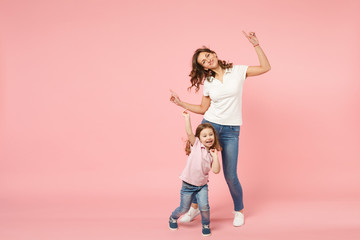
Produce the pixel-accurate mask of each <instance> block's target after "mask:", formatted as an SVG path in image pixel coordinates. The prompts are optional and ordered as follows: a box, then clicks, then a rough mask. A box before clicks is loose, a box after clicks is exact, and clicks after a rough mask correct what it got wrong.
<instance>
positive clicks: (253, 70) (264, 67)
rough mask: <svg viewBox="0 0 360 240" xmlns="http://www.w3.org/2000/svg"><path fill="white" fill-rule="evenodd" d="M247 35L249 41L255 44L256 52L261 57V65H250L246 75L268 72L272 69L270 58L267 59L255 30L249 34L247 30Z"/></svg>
mask: <svg viewBox="0 0 360 240" xmlns="http://www.w3.org/2000/svg"><path fill="white" fill-rule="evenodd" d="M243 33H244V35H245V37H246V38H247V39H248V40H249V42H250V43H251V44H252V45H253V46H254V48H255V51H256V54H257V55H258V59H259V63H260V65H259V66H249V67H248V69H247V71H246V76H247V77H251V76H257V75H260V74H263V73H266V72H268V71H269V70H270V69H271V66H270V63H269V60H268V59H267V57H266V55H265V53H264V51H263V50H262V48H261V47H260V45H259V40H258V39H257V37H256V36H255V33H254V32H250V33H249V34H247V33H246V32H244V31H243Z"/></svg>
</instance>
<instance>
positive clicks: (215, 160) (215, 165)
mask: <svg viewBox="0 0 360 240" xmlns="http://www.w3.org/2000/svg"><path fill="white" fill-rule="evenodd" d="M210 154H211V156H212V157H213V162H212V165H211V170H212V171H213V173H215V174H218V173H219V172H220V169H221V167H220V162H219V159H218V155H217V150H216V149H214V148H213V149H211V150H210Z"/></svg>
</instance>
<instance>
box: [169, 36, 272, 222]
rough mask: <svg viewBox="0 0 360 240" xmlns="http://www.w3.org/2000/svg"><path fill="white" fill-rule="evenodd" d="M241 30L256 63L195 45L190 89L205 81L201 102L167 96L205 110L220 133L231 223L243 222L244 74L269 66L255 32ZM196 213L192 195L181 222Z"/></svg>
mask: <svg viewBox="0 0 360 240" xmlns="http://www.w3.org/2000/svg"><path fill="white" fill-rule="evenodd" d="M243 33H244V35H245V37H246V38H247V39H248V40H249V42H250V43H251V44H252V45H253V46H254V48H255V51H256V54H257V56H258V59H259V65H258V66H244V65H237V66H233V65H232V63H227V62H225V61H222V60H219V59H218V57H217V55H216V53H215V52H214V51H212V50H210V49H208V48H200V49H197V50H196V51H195V53H194V55H193V58H192V70H191V73H190V77H191V80H190V81H191V86H190V87H189V89H191V88H192V87H195V90H196V91H198V90H199V88H200V85H201V84H203V85H204V87H203V88H204V89H203V97H202V101H201V103H200V105H196V104H190V103H186V102H183V101H181V100H180V98H179V96H178V95H177V94H176V93H175V92H173V91H171V97H170V101H172V102H173V103H175V104H176V105H178V106H181V107H183V108H185V109H187V110H189V111H191V112H194V113H198V114H204V119H203V121H202V123H211V124H212V125H213V126H214V128H215V129H216V131H217V133H218V135H219V140H220V145H221V147H222V149H223V150H222V151H221V156H222V161H223V171H224V176H225V180H226V183H227V184H228V187H229V190H230V193H231V197H232V199H233V202H234V213H235V217H234V221H233V225H234V226H241V225H243V224H244V214H243V209H244V204H243V192H242V188H241V185H240V182H239V179H238V177H237V160H238V150H239V132H240V126H241V125H242V113H241V106H242V89H243V83H244V80H245V78H246V77H252V76H257V75H260V74H263V73H266V72H267V71H269V70H270V69H271V66H270V63H269V61H268V59H267V57H266V56H265V53H264V51H263V50H262V48H261V47H260V45H259V41H258V39H257V37H256V35H255V33H254V32H250V33H249V34H247V33H245V32H244V31H243ZM199 213H200V211H199V210H198V206H197V202H196V199H194V202H193V203H192V207H191V208H190V210H189V211H188V213H187V214H186V215H185V216H183V218H182V219H181V220H180V222H190V221H191V220H192V219H193V218H194V217H196V216H197V215H199Z"/></svg>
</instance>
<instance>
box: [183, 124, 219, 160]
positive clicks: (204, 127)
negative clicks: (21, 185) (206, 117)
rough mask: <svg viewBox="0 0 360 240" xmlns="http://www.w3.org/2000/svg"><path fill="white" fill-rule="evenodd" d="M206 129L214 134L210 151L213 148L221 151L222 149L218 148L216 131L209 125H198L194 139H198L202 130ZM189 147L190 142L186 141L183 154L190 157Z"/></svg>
mask: <svg viewBox="0 0 360 240" xmlns="http://www.w3.org/2000/svg"><path fill="white" fill-rule="evenodd" d="M206 128H210V129H211V130H213V132H214V144H213V145H212V146H211V147H210V149H213V148H215V149H216V150H218V151H221V150H222V148H221V146H220V142H219V139H218V136H217V133H216V130H215V128H214V127H213V126H212V125H211V124H210V123H202V124H200V125H199V126H198V127H197V128H196V131H195V137H197V138H199V139H200V133H201V131H202V130H204V129H206ZM190 145H191V143H190V141H189V140H187V141H186V147H185V153H186V155H190V153H191V148H190Z"/></svg>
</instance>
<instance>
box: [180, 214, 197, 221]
mask: <svg viewBox="0 0 360 240" xmlns="http://www.w3.org/2000/svg"><path fill="white" fill-rule="evenodd" d="M198 215H200V212H199V213H197V214H196V215H195V216H194V217H193V218H192V219H190V221H181V220H182V219H183V218H180V220H179V222H181V223H189V222H192V221H193V220H194V218H196V217H197V216H198Z"/></svg>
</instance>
